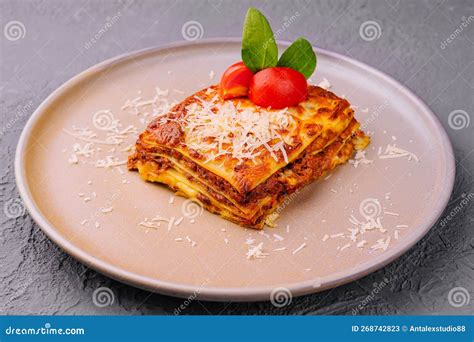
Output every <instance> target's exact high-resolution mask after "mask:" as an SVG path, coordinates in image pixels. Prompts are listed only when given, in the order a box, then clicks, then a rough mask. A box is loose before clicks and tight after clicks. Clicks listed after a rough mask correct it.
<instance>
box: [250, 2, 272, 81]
mask: <svg viewBox="0 0 474 342" xmlns="http://www.w3.org/2000/svg"><path fill="white" fill-rule="evenodd" d="M242 60H243V62H244V63H245V65H246V66H247V68H249V69H250V70H251V71H252V72H257V71H259V70H262V69H265V68H271V67H274V66H276V65H277V60H278V48H277V45H276V42H275V38H274V36H273V31H272V28H271V27H270V24H269V23H268V20H267V18H265V16H264V15H263V14H262V13H260V11H259V10H257V9H256V8H253V7H250V8H249V9H248V11H247V16H246V17H245V23H244V29H243V32H242Z"/></svg>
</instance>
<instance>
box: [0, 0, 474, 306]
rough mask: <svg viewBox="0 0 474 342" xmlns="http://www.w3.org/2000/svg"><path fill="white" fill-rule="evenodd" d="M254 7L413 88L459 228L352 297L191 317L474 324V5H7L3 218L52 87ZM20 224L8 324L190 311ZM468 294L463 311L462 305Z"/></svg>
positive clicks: (348, 288)
mask: <svg viewBox="0 0 474 342" xmlns="http://www.w3.org/2000/svg"><path fill="white" fill-rule="evenodd" d="M250 5H254V6H257V7H259V8H260V9H262V10H263V11H264V13H265V14H266V15H267V16H268V18H269V20H270V21H271V23H272V25H273V26H274V27H281V26H282V25H283V23H284V22H285V21H286V20H288V18H290V17H291V16H292V15H294V14H295V13H296V12H298V14H299V15H298V19H297V23H296V24H294V25H290V26H289V27H288V28H287V29H285V30H284V32H283V33H282V34H281V35H280V36H279V37H278V38H280V39H288V40H290V39H294V38H296V37H298V36H300V35H303V36H306V37H308V38H309V39H310V40H311V42H312V43H314V44H315V45H318V46H320V47H323V48H326V49H329V50H333V51H336V52H339V53H342V54H345V55H348V56H351V57H353V58H355V59H358V60H361V61H363V62H365V63H368V64H369V65H372V66H374V67H376V68H378V69H380V70H382V71H384V72H386V73H387V74H389V75H392V76H393V77H395V78H396V79H397V80H399V81H400V82H401V83H403V84H405V85H406V86H408V87H409V88H410V89H412V90H413V91H414V92H415V93H416V94H417V95H419V96H420V97H421V98H422V99H423V100H424V101H425V102H426V103H427V104H428V105H429V106H430V107H431V108H432V110H433V111H434V112H435V113H436V115H437V116H438V117H439V119H440V120H441V122H442V123H443V125H444V126H445V128H446V130H447V132H448V134H449V136H450V138H451V140H452V143H453V146H454V149H455V157H456V161H457V163H456V164H457V165H456V166H457V174H456V185H455V190H454V193H453V195H452V198H451V201H450V204H449V205H448V207H447V208H446V211H445V213H444V214H443V216H442V217H443V218H446V217H448V216H449V215H451V216H452V217H453V219H452V220H450V221H449V222H447V224H442V221H440V222H438V224H436V225H435V226H434V227H433V229H432V230H431V231H430V233H429V234H428V235H427V236H426V237H425V238H424V239H423V240H422V241H420V242H419V243H418V244H417V245H416V246H415V247H414V248H412V249H411V250H410V251H409V252H408V253H406V254H405V255H404V256H402V257H401V258H399V259H398V260H396V261H395V262H393V263H391V264H390V265H388V266H387V267H385V268H383V269H382V270H380V271H378V272H375V273H373V274H371V275H369V276H367V277H365V278H363V279H361V280H359V281H356V282H353V283H351V284H348V285H345V286H341V287H338V288H335V289H332V290H328V291H324V292H322V293H318V294H314V295H309V296H305V297H300V298H295V299H293V301H292V303H291V304H290V305H287V306H285V307H283V308H276V307H274V306H272V305H271V304H270V303H210V302H200V301H192V302H191V303H190V304H189V305H187V306H186V307H185V309H184V310H182V311H181V313H182V314H209V313H212V314H348V315H351V314H353V312H354V311H353V310H354V309H356V308H357V307H358V305H360V304H364V305H363V307H362V309H360V310H359V312H358V314H469V313H470V314H472V313H473V312H474V310H473V301H472V297H474V291H473V290H474V289H473V284H474V279H473V278H474V272H473V268H474V257H473V256H474V255H473V246H474V240H473V238H474V229H473V217H474V204H473V203H471V198H472V196H473V195H474V194H473V192H474V182H473V172H474V153H473V148H474V144H473V143H474V135H473V129H474V100H473V99H474V96H473V95H474V92H473V87H474V63H473V56H474V49H473V42H474V17H472V16H473V15H474V2H473V1H471V0H455V1H438V0H436V1H410V0H386V1H375V0H374V1H330V0H327V1H265V2H257V1H223V0H209V1H174V0H170V1H151V0H146V1H138V0H136V1H133V0H130V1H93V0H90V1H85V0H64V1H63V0H61V1H60V0H52V1H26V0H1V1H0V28H1V29H2V31H1V32H0V61H1V66H0V91H1V95H0V108H1V127H0V129H1V131H0V159H1V164H0V165H1V168H0V198H1V199H0V200H1V204H2V207H3V208H7V206H8V205H11V204H12V203H13V202H12V201H14V200H15V199H16V198H18V193H17V190H16V185H15V180H14V169H13V162H14V152H15V148H16V144H17V141H18V138H19V135H20V133H21V130H22V128H23V126H24V125H25V123H26V121H27V120H28V117H29V116H30V115H31V114H32V112H33V111H34V109H35V108H36V107H37V106H38V105H39V104H40V103H41V102H42V101H43V100H44V99H45V98H46V97H47V96H48V95H49V94H50V93H51V92H52V91H53V90H54V89H56V88H57V87H58V86H59V85H61V84H62V83H63V82H65V81H67V80H68V79H69V78H71V77H73V76H74V75H75V74H77V73H79V72H80V71H82V70H84V69H86V68H88V67H89V66H92V65H94V64H96V63H98V62H100V61H102V60H105V59H107V58H109V57H113V56H115V55H118V54H122V53H125V52H127V51H132V50H136V49H140V48H144V47H148V46H156V45H160V44H164V43H169V42H173V41H180V40H183V36H182V33H181V30H182V26H183V24H184V23H186V22H188V21H190V20H195V21H198V22H199V23H201V25H202V27H203V37H204V38H209V37H222V36H225V37H236V36H237V37H238V36H240V34H241V27H242V21H243V17H244V14H245V12H246V9H247V8H248V7H249V6H250ZM117 15H118V16H119V19H118V20H117V21H116V22H114V24H113V25H111V27H110V28H108V29H107V31H106V32H104V33H102V34H101V35H100V38H99V39H98V40H97V41H96V42H95V43H94V44H93V46H92V47H90V48H88V49H86V48H85V44H87V42H89V41H90V40H91V38H92V37H94V36H95V35H96V34H97V33H98V32H100V30H101V29H102V28H104V26H105V25H106V22H107V20H110V19H111V18H113V17H114V16H117ZM367 21H375V22H376V23H377V24H378V26H379V28H380V32H379V33H380V36H379V37H378V38H376V39H374V40H369V41H368V40H364V39H362V36H361V34H360V32H359V31H360V27H361V25H362V24H363V23H365V22H367ZM18 22H19V23H18ZM450 114H451V115H450ZM463 199H467V200H465V201H463ZM466 202H467V204H463V203H466ZM20 205H21V203H20ZM20 209H21V208H20ZM19 214H21V211H20V212H19ZM11 216H12V215H11V214H10V215H6V213H5V212H4V211H2V212H1V213H0V223H1V229H0V284H1V286H0V313H1V314H118V315H141V314H173V313H174V312H175V309H176V308H178V307H179V306H180V305H181V304H183V300H182V299H176V298H171V297H166V296H162V295H158V294H153V293H150V292H147V291H143V290H139V289H136V288H134V287H131V286H128V285H124V284H122V283H119V282H116V281H113V280H111V279H109V278H107V277H105V276H103V275H101V274H98V273H96V272H95V271H92V270H90V269H87V268H86V267H85V266H83V265H81V264H80V263H78V262H77V261H75V260H74V259H73V258H71V257H70V256H68V255H67V254H65V253H63V252H62V251H61V250H60V249H59V248H58V247H57V246H55V245H54V244H53V243H52V242H51V241H50V240H49V239H48V238H47V237H46V236H45V235H44V234H43V233H42V231H41V230H40V229H39V228H38V226H37V225H36V224H35V223H34V222H33V221H32V219H31V218H30V217H29V216H28V214H24V215H20V216H19V217H17V218H12V217H11ZM15 216H16V215H15ZM451 216H450V217H451ZM385 278H387V279H389V280H390V281H389V283H388V285H387V286H385V287H384V288H383V289H381V290H380V291H378V293H374V291H373V289H374V287H373V284H378V283H380V282H381V281H383V279H385ZM101 286H105V287H108V288H110V289H111V290H112V291H113V293H114V297H115V301H114V303H113V304H112V305H109V306H107V307H104V308H100V307H97V306H95V305H94V304H93V301H92V294H93V292H94V290H95V289H97V288H98V287H101ZM459 288H462V289H461V290H459ZM453 289H454V290H453ZM450 291H451V292H450ZM456 291H458V292H456ZM459 291H461V292H459ZM456 293H457V295H458V296H457V302H456V301H454V302H453V300H451V301H450V300H449V298H451V299H453V298H455V297H453V294H456ZM468 299H469V300H468ZM461 304H462V305H461Z"/></svg>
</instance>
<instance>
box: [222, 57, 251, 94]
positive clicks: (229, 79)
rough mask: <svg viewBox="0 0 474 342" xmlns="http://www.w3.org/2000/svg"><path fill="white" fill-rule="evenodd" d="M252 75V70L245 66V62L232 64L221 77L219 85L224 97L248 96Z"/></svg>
mask: <svg viewBox="0 0 474 342" xmlns="http://www.w3.org/2000/svg"><path fill="white" fill-rule="evenodd" d="M252 77H253V73H252V71H250V69H249V68H247V67H246V66H245V64H244V62H237V63H235V64H232V65H231V66H230V67H228V68H227V70H226V71H224V73H223V74H222V77H221V82H220V85H219V87H220V91H221V95H222V98H223V99H224V100H227V99H232V98H236V97H243V96H247V95H248V90H249V85H250V80H251V79H252Z"/></svg>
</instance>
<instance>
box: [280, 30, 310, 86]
mask: <svg viewBox="0 0 474 342" xmlns="http://www.w3.org/2000/svg"><path fill="white" fill-rule="evenodd" d="M277 66H280V67H287V68H291V69H295V70H296V71H299V72H301V73H302V74H303V75H304V77H306V78H309V77H310V76H311V75H312V74H313V72H314V69H316V55H315V53H314V51H313V47H312V46H311V43H310V42H308V41H307V40H306V39H304V38H303V37H300V38H298V39H297V40H295V41H294V42H293V43H292V44H291V45H290V46H288V48H287V49H286V50H285V52H283V54H282V55H281V56H280V59H279V60H278V64H277Z"/></svg>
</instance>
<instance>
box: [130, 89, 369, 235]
mask: <svg viewBox="0 0 474 342" xmlns="http://www.w3.org/2000/svg"><path fill="white" fill-rule="evenodd" d="M368 143H369V138H368V137H367V136H366V135H365V134H364V133H363V132H362V131H361V130H360V129H359V123H358V122H357V121H356V119H355V118H354V111H353V110H352V109H351V108H350V105H349V103H348V102H347V101H346V100H345V99H341V98H339V97H337V96H336V95H334V94H333V93H331V92H329V91H326V90H324V89H322V88H319V87H315V86H310V87H309V89H308V98H307V99H306V101H304V102H301V103H299V104H298V106H295V107H291V108H285V109H282V110H272V109H264V108H260V107H258V106H255V105H254V104H253V103H252V102H251V101H250V100H249V99H247V98H239V99H231V100H223V99H222V98H221V97H220V95H219V89H218V87H217V86H211V87H209V88H206V89H204V90H201V91H199V92H197V93H196V94H194V95H192V96H190V97H188V98H186V99H185V100H184V101H182V102H181V103H179V104H177V105H176V106H174V107H173V108H172V109H171V110H170V111H169V112H168V113H166V114H164V115H161V116H159V117H157V118H155V119H154V120H153V121H152V122H151V123H150V124H149V125H148V127H147V129H146V130H145V131H144V132H143V133H142V134H141V135H140V137H139V139H138V141H137V143H136V151H135V152H134V154H132V155H131V156H130V157H129V160H128V168H129V169H130V170H138V172H139V173H140V175H141V177H142V178H143V179H145V180H147V181H151V182H159V183H163V184H166V185H167V186H168V187H170V188H171V189H172V190H173V191H175V192H176V193H177V194H178V195H181V196H184V197H187V198H190V199H192V200H194V201H196V202H198V203H199V204H200V205H202V206H203V207H204V208H205V209H207V210H208V211H210V212H212V213H215V214H218V215H220V216H222V217H223V218H225V219H227V220H230V221H233V222H235V223H237V224H240V225H242V226H245V227H250V228H256V229H262V228H263V226H264V225H265V223H267V224H270V222H269V218H272V213H273V212H274V211H275V210H276V209H277V208H278V206H279V205H280V204H281V203H282V202H283V201H284V200H285V198H286V197H287V196H289V195H291V194H292V193H294V192H295V191H298V190H299V189H301V188H302V187H304V186H305V185H307V184H309V183H311V182H312V181H314V180H316V179H318V178H320V177H321V176H323V175H324V174H325V173H327V172H329V171H331V170H332V169H334V168H335V167H336V166H337V165H339V164H342V163H345V162H346V161H347V160H348V159H349V158H350V157H351V156H352V155H353V153H354V151H357V150H361V149H364V148H365V147H366V146H367V145H368Z"/></svg>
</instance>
